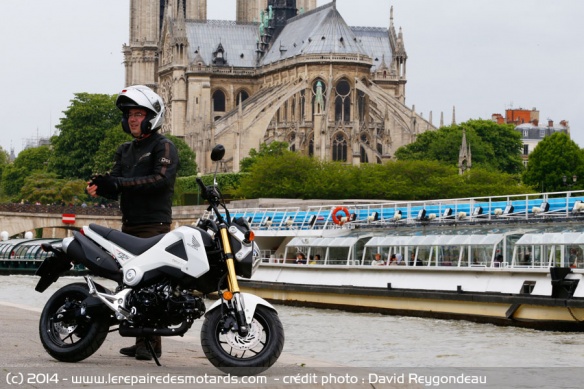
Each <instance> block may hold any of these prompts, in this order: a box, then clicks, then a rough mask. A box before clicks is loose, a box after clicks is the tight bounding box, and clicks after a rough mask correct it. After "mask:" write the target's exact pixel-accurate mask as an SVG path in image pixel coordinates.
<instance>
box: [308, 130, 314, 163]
mask: <svg viewBox="0 0 584 389" xmlns="http://www.w3.org/2000/svg"><path fill="white" fill-rule="evenodd" d="M308 155H309V156H311V157H312V156H313V155H314V132H313V133H311V134H310V135H309V136H308Z"/></svg>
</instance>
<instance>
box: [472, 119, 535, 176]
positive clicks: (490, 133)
mask: <svg viewBox="0 0 584 389" xmlns="http://www.w3.org/2000/svg"><path fill="white" fill-rule="evenodd" d="M462 125H463V126H466V128H467V131H468V129H469V128H471V129H473V130H474V131H475V133H476V134H477V135H478V136H479V137H480V138H481V139H482V140H483V141H485V142H487V143H490V144H491V145H492V147H493V153H494V159H493V160H492V161H491V163H490V165H492V166H494V167H495V168H496V169H497V170H500V171H502V172H506V173H510V174H515V173H522V172H523V170H524V168H523V161H522V159H521V151H522V146H523V142H522V140H521V133H520V132H519V131H516V130H515V126H514V125H513V124H497V123H495V122H493V121H492V120H469V121H467V122H466V123H463V124H462ZM473 153H474V150H473ZM473 155H474V154H473Z"/></svg>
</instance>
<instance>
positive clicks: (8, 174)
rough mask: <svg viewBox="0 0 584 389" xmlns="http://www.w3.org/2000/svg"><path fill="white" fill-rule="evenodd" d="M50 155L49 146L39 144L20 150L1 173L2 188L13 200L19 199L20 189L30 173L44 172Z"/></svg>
mask: <svg viewBox="0 0 584 389" xmlns="http://www.w3.org/2000/svg"><path fill="white" fill-rule="evenodd" d="M50 155H51V150H50V148H49V146H39V147H34V148H29V149H25V150H22V151H21V152H20V153H18V157H16V159H15V160H14V162H13V163H11V164H9V165H7V166H6V167H5V168H4V169H3V173H2V190H3V192H4V194H5V195H7V196H10V197H11V198H12V200H13V201H18V200H20V189H21V188H22V186H23V185H24V181H25V179H26V178H27V177H28V176H30V175H31V174H34V173H38V172H44V171H46V169H47V163H48V161H49V158H50Z"/></svg>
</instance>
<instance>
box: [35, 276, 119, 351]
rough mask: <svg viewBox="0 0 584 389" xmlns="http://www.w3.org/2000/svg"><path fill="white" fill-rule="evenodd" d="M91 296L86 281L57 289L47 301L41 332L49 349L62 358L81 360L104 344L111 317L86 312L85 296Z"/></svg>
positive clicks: (46, 348)
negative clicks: (83, 303) (91, 314)
mask: <svg viewBox="0 0 584 389" xmlns="http://www.w3.org/2000/svg"><path fill="white" fill-rule="evenodd" d="M87 297H89V290H88V288H87V285H86V284H82V283H77V284H70V285H67V286H64V287H62V288H61V289H59V290H57V291H56V292H55V294H53V295H52V296H51V298H50V299H49V301H47V303H46V304H45V307H44V308H43V311H42V313H41V319H40V322H39V334H40V338H41V343H42V344H43V347H44V348H45V350H46V351H47V352H48V353H49V354H50V355H51V356H52V357H53V358H55V359H57V360H59V361H62V362H78V361H81V360H83V359H85V358H87V357H89V356H90V355H92V354H93V353H95V352H96V351H97V350H98V349H99V347H100V346H101V345H102V344H103V342H104V340H105V338H106V336H107V334H108V330H109V318H108V317H105V316H100V315H94V316H88V315H86V314H84V309H85V308H84V307H83V305H82V302H83V300H85V299H86V298H87Z"/></svg>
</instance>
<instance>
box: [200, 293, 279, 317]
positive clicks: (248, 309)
mask: <svg viewBox="0 0 584 389" xmlns="http://www.w3.org/2000/svg"><path fill="white" fill-rule="evenodd" d="M240 296H241V297H242V298H243V303H244V306H245V312H244V313H245V320H246V321H247V322H248V323H251V321H252V320H253V315H254V313H255V310H256V307H257V306H258V305H263V306H266V307H268V308H270V309H273V310H274V312H276V308H274V306H273V305H272V304H270V303H269V302H267V301H266V300H264V299H263V298H261V297H258V296H256V295H255V294H251V293H240ZM221 304H223V300H221V299H219V300H217V301H215V303H213V305H211V307H210V308H209V309H208V310H207V313H205V315H208V314H209V313H210V312H212V311H213V310H215V309H217V308H219V307H220V306H221Z"/></svg>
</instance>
